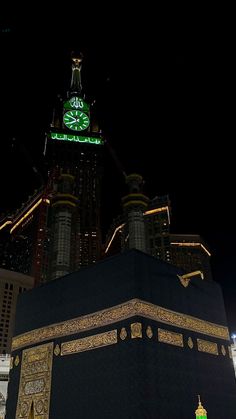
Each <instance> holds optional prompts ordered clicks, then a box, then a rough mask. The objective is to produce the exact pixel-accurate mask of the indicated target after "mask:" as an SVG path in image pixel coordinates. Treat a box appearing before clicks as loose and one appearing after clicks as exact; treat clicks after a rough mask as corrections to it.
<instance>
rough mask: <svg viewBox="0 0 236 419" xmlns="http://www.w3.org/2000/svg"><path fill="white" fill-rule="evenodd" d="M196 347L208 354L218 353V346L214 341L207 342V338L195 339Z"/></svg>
mask: <svg viewBox="0 0 236 419" xmlns="http://www.w3.org/2000/svg"><path fill="white" fill-rule="evenodd" d="M197 348H198V350H199V351H200V352H206V353H208V354H213V355H219V352H218V346H217V343H215V342H209V341H208V340H202V339H197Z"/></svg>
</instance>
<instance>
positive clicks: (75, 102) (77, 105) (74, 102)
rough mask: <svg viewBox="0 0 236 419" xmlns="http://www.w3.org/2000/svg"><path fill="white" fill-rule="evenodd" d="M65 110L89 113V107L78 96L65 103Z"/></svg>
mask: <svg viewBox="0 0 236 419" xmlns="http://www.w3.org/2000/svg"><path fill="white" fill-rule="evenodd" d="M64 109H78V110H82V111H86V112H88V111H89V105H88V104H87V103H86V102H84V101H83V99H81V98H80V97H78V96H73V97H71V98H70V99H69V100H67V101H66V102H65V103H64Z"/></svg>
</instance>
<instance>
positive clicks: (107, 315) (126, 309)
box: [12, 298, 230, 351]
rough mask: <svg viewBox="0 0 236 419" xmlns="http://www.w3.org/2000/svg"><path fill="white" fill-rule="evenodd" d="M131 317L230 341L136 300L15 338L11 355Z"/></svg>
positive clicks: (216, 330) (201, 323) (223, 331)
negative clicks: (26, 348)
mask: <svg viewBox="0 0 236 419" xmlns="http://www.w3.org/2000/svg"><path fill="white" fill-rule="evenodd" d="M134 316H141V317H144V318H148V319H151V320H155V321H157V322H160V323H164V324H168V325H171V326H174V327H178V328H180V329H186V330H191V331H193V332H198V333H201V334H204V335H208V336H213V337H215V338H219V339H223V340H230V339H229V331H228V328H227V327H225V326H222V325H219V324H215V323H211V322H207V321H205V320H202V319H199V318H197V317H193V316H189V315H186V314H183V313H178V312H175V311H172V310H169V309H166V308H164V307H160V306H157V305H155V304H151V303H149V302H147V301H142V300H139V299H136V298H135V299H133V300H130V301H127V302H125V303H122V304H119V305H117V306H114V307H109V308H106V309H104V310H101V311H97V312H95V313H90V314H86V315H85V316H80V317H77V318H74V319H71V320H66V321H63V322H60V323H56V324H52V325H49V326H45V327H41V328H39V329H35V330H31V331H29V332H26V333H23V334H21V335H18V336H15V337H14V338H13V340H12V351H15V350H17V349H20V348H22V347H25V346H29V345H34V344H36V343H40V342H44V341H46V340H49V339H55V338H60V337H63V336H68V335H73V334H76V333H80V332H84V331H88V330H91V329H96V328H98V327H102V326H107V325H110V324H113V323H116V322H120V321H122V320H126V319H128V318H131V317H134Z"/></svg>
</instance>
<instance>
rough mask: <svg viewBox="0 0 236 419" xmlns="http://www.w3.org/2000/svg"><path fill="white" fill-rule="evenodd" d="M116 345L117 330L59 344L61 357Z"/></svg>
mask: <svg viewBox="0 0 236 419" xmlns="http://www.w3.org/2000/svg"><path fill="white" fill-rule="evenodd" d="M115 343H117V330H110V331H109V332H105V333H99V334H97V335H93V336H87V337H86V338H81V339H75V340H71V341H69V342H64V343H62V344H61V355H62V356H63V355H71V354H74V353H79V352H84V351H90V350H92V349H98V348H102V347H104V346H109V345H114V344H115Z"/></svg>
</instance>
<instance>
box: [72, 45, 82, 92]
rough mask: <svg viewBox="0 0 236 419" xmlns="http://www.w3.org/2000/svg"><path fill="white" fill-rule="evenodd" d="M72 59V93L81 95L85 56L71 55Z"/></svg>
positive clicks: (80, 54)
mask: <svg viewBox="0 0 236 419" xmlns="http://www.w3.org/2000/svg"><path fill="white" fill-rule="evenodd" d="M71 57H72V75H71V84H70V93H79V94H80V93H81V92H82V83H81V67H82V60H83V54H82V53H78V54H74V53H72V54H71Z"/></svg>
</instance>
